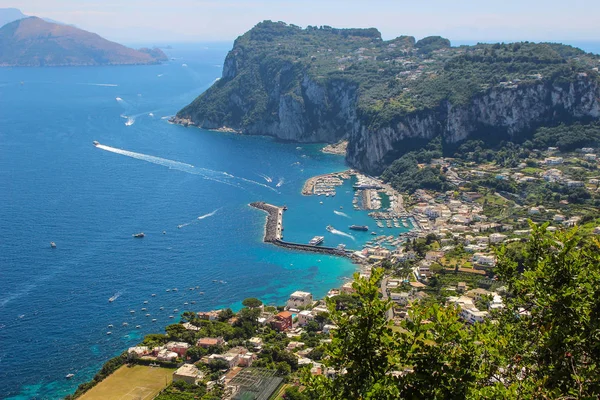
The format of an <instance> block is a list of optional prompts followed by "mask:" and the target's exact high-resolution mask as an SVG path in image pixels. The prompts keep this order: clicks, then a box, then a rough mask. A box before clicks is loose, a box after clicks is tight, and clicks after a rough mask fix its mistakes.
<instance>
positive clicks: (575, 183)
mask: <svg viewBox="0 0 600 400" xmlns="http://www.w3.org/2000/svg"><path fill="white" fill-rule="evenodd" d="M566 184H567V187H583V186H585V183H583V182H582V181H573V180H568V181H567V182H566Z"/></svg>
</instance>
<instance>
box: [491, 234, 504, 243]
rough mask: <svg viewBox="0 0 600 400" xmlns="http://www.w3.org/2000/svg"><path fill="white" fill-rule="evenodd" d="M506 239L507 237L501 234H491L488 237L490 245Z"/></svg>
mask: <svg viewBox="0 0 600 400" xmlns="http://www.w3.org/2000/svg"><path fill="white" fill-rule="evenodd" d="M506 238H507V236H506V235H504V234H502V233H492V234H491V235H490V243H502V242H504V241H505V240H506Z"/></svg>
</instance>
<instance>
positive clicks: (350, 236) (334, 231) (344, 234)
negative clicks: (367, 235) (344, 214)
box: [329, 228, 356, 241]
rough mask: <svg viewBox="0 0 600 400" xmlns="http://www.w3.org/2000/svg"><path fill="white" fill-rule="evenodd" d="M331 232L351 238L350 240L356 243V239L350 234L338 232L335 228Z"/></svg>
mask: <svg viewBox="0 0 600 400" xmlns="http://www.w3.org/2000/svg"><path fill="white" fill-rule="evenodd" d="M329 232H331V233H333V234H334V235H338V236H345V237H347V238H350V239H352V240H354V241H356V239H355V238H354V236H352V235H350V234H349V233H346V232H342V231H338V230H337V229H335V228H332V229H330V230H329Z"/></svg>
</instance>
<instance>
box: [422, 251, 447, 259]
mask: <svg viewBox="0 0 600 400" xmlns="http://www.w3.org/2000/svg"><path fill="white" fill-rule="evenodd" d="M442 257H444V252H443V251H428V252H427V253H425V259H426V260H427V261H437V260H439V259H440V258H442Z"/></svg>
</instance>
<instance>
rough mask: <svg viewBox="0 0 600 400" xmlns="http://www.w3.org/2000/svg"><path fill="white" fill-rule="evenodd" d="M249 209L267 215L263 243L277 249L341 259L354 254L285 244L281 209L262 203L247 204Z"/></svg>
mask: <svg viewBox="0 0 600 400" xmlns="http://www.w3.org/2000/svg"><path fill="white" fill-rule="evenodd" d="M249 205H250V206H251V207H254V208H256V209H259V210H262V211H264V212H266V213H267V221H266V223H265V233H264V238H263V241H264V242H265V243H271V244H274V245H276V246H279V247H284V248H286V249H290V250H299V251H307V252H311V253H321V254H329V255H336V256H343V257H351V256H352V254H353V253H354V252H355V251H354V250H349V249H345V248H338V247H327V246H319V245H311V244H303V243H294V242H286V241H284V240H283V235H282V230H283V211H284V209H283V207H278V206H275V205H272V204H268V203H265V202H262V201H258V202H253V203H250V204H249Z"/></svg>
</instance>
